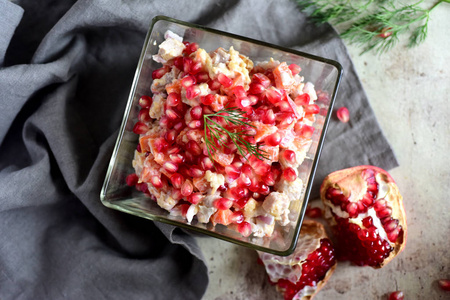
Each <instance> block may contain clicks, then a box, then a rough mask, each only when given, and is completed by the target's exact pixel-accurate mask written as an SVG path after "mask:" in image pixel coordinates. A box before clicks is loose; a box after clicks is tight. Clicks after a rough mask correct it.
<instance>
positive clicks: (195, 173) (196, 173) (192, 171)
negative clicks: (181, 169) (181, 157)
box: [189, 167, 205, 178]
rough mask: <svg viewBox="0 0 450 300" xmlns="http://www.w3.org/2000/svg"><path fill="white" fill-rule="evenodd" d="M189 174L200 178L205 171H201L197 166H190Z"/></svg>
mask: <svg viewBox="0 0 450 300" xmlns="http://www.w3.org/2000/svg"><path fill="white" fill-rule="evenodd" d="M189 174H190V175H191V176H192V177H193V178H201V177H203V176H204V175H205V171H203V170H202V169H200V168H199V167H191V168H190V169H189Z"/></svg>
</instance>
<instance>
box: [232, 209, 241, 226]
mask: <svg viewBox="0 0 450 300" xmlns="http://www.w3.org/2000/svg"><path fill="white" fill-rule="evenodd" d="M230 219H231V222H232V223H237V224H239V223H242V222H243V221H244V214H243V213H242V212H240V211H235V212H234V213H233V214H232V215H231V217H230Z"/></svg>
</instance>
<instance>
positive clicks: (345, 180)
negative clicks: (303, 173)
mask: <svg viewBox="0 0 450 300" xmlns="http://www.w3.org/2000/svg"><path fill="white" fill-rule="evenodd" d="M368 169H372V170H374V171H375V172H376V173H377V174H376V178H377V182H378V181H380V180H381V181H383V182H384V183H385V184H386V185H387V186H388V188H389V189H388V191H389V193H388V194H387V195H386V196H385V198H384V199H386V200H387V201H388V203H389V206H390V207H391V208H392V218H394V219H397V220H398V221H399V225H400V226H401V227H402V231H401V232H400V235H399V237H398V239H397V240H396V242H395V243H392V242H390V244H391V246H392V247H393V250H392V251H391V253H390V254H389V256H388V257H386V258H385V259H384V260H383V262H381V263H380V264H378V265H377V266H373V268H375V269H379V268H382V267H384V266H385V265H387V264H388V263H389V262H390V261H392V259H394V257H396V256H397V255H398V254H400V253H401V252H402V251H403V249H404V248H405V245H406V239H407V231H408V230H407V224H406V213H405V209H404V206H403V197H402V195H401V194H400V191H399V189H398V186H397V184H396V183H395V180H394V179H393V178H392V176H391V175H390V174H389V173H388V172H387V171H385V170H383V169H382V168H379V167H375V166H371V165H361V166H356V167H352V168H347V169H342V170H338V171H335V172H333V173H330V174H329V175H328V176H326V177H325V179H324V180H323V182H322V184H321V186H320V198H321V200H322V203H323V205H324V207H325V208H327V207H328V206H330V205H333V204H332V203H331V201H330V200H329V199H327V198H326V196H325V195H326V191H327V189H328V188H329V187H336V186H340V187H342V186H345V188H344V189H343V190H344V191H343V192H344V195H345V194H346V192H347V195H348V193H349V191H350V190H352V191H356V194H358V193H359V190H360V189H361V187H360V185H359V183H360V182H359V181H358V179H357V178H359V177H361V176H360V174H361V172H362V171H364V170H368ZM355 179H356V180H355ZM324 217H325V219H326V220H327V221H328V223H329V224H330V226H331V227H332V228H333V229H335V228H334V227H335V226H336V225H337V223H336V220H335V219H334V217H333V216H332V215H331V214H330V215H328V214H326V213H325V214H324Z"/></svg>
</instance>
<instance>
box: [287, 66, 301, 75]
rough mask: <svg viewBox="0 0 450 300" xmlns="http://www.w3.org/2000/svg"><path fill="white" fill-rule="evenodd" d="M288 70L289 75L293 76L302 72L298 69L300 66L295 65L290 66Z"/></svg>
mask: <svg viewBox="0 0 450 300" xmlns="http://www.w3.org/2000/svg"><path fill="white" fill-rule="evenodd" d="M289 69H290V70H291V73H292V75H294V76H295V75H297V74H298V73H300V72H301V70H302V68H300V66H299V65H296V64H290V65H289Z"/></svg>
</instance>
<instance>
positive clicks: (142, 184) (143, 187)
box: [136, 182, 148, 193]
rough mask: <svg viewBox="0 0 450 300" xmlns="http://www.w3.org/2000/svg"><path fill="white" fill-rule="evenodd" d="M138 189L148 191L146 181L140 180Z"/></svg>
mask: <svg viewBox="0 0 450 300" xmlns="http://www.w3.org/2000/svg"><path fill="white" fill-rule="evenodd" d="M136 190H138V191H140V192H142V193H147V192H148V185H147V183H145V182H138V183H136Z"/></svg>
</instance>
